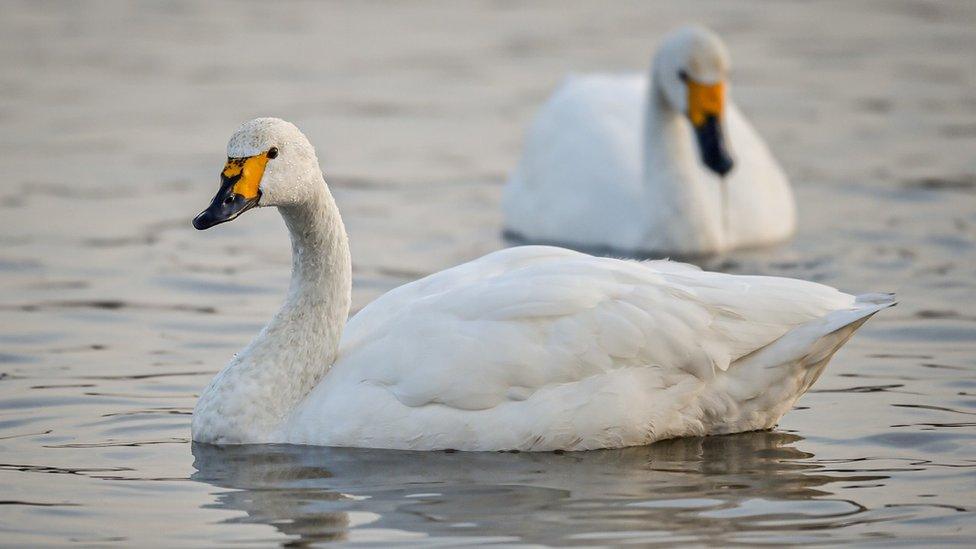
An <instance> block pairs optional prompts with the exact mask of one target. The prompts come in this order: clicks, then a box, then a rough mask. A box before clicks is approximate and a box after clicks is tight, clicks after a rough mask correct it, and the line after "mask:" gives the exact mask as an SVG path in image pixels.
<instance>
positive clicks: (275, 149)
mask: <svg viewBox="0 0 976 549" xmlns="http://www.w3.org/2000/svg"><path fill="white" fill-rule="evenodd" d="M268 158H278V147H271V148H270V149H268Z"/></svg>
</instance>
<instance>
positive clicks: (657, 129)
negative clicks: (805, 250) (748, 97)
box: [503, 27, 796, 257]
mask: <svg viewBox="0 0 976 549" xmlns="http://www.w3.org/2000/svg"><path fill="white" fill-rule="evenodd" d="M728 59H729V56H728V53H727V51H726V48H725V45H724V44H723V43H722V41H721V40H720V39H719V38H718V36H716V35H715V34H714V33H712V32H711V31H709V30H706V29H703V28H700V27H688V28H683V29H681V30H678V31H677V32H675V33H673V34H671V35H670V36H668V37H667V38H665V39H664V41H663V43H662V44H661V46H660V47H659V49H658V51H657V54H656V55H655V56H654V61H653V65H652V68H651V73H650V79H649V80H650V84H648V78H647V77H646V76H642V75H584V76H573V77H570V78H568V79H567V80H566V81H565V82H564V83H563V85H562V86H561V87H560V88H559V89H558V90H557V91H556V93H555V94H554V95H553V96H552V98H550V99H549V101H548V102H547V103H546V104H545V106H543V107H542V110H541V112H540V113H539V114H538V115H537V116H536V118H535V121H534V122H533V124H532V126H531V128H530V129H529V132H528V135H527V137H526V142H525V148H524V151H523V154H522V159H521V161H520V162H519V165H518V168H517V169H516V170H515V172H514V173H513V175H512V176H511V179H510V181H509V183H508V185H507V187H506V189H505V195H504V200H503V208H504V211H505V229H506V234H508V235H510V236H512V237H514V238H515V239H518V240H523V241H532V242H551V243H553V242H554V243H562V244H565V245H569V246H572V247H576V248H579V249H590V250H596V249H602V250H607V249H609V250H612V251H615V252H617V253H621V252H623V253H635V254H638V255H654V254H671V255H678V256H686V257H690V256H702V255H709V254H714V253H720V252H725V251H728V250H731V249H733V248H740V247H752V246H761V245H766V244H771V243H775V242H778V241H782V240H785V239H787V238H789V237H790V236H791V235H792V234H793V231H794V228H795V225H796V213H795V206H794V203H793V194H792V191H791V190H790V185H789V182H788V181H787V180H786V176H785V175H783V171H782V170H781V169H780V167H779V165H778V164H777V163H776V160H775V159H774V158H773V156H772V155H771V154H770V152H769V149H767V148H766V145H765V143H763V140H762V138H761V137H759V135H758V134H757V133H756V131H755V130H754V129H753V127H752V126H751V125H750V124H749V122H748V121H747V120H746V119H745V117H743V115H742V114H741V113H740V112H739V109H737V108H736V106H735V104H734V103H732V102H731V101H730V100H728V99H727V97H726V96H727V93H726V90H727V87H728V71H729V61H728Z"/></svg>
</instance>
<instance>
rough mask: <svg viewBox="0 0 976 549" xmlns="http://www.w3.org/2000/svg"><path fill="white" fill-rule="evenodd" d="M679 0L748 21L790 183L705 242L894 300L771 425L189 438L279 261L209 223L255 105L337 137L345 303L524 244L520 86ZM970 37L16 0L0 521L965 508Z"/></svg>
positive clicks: (413, 527)
mask: <svg viewBox="0 0 976 549" xmlns="http://www.w3.org/2000/svg"><path fill="white" fill-rule="evenodd" d="M687 23H702V24H705V25H708V26H709V27H711V28H712V29H713V30H715V31H716V32H717V33H718V34H719V35H721V36H722V37H723V38H724V40H725V41H726V43H727V44H728V46H729V49H730V51H731V54H732V64H733V73H732V78H731V82H732V85H731V91H730V93H731V95H732V97H733V98H734V100H735V101H736V102H737V103H738V104H739V106H740V107H741V108H742V110H743V111H744V112H745V113H746V115H747V116H748V117H749V118H750V119H751V121H752V122H753V123H754V124H755V125H756V126H757V128H758V130H759V132H760V133H761V134H762V135H763V136H764V137H765V138H766V139H767V141H768V143H769V145H770V147H771V148H772V150H773V153H774V154H775V156H776V157H777V158H778V159H779V161H780V163H781V164H782V165H783V167H784V168H785V170H786V171H787V173H788V175H789V176H790V178H791V180H792V183H793V185H794V189H795V191H796V194H797V202H798V207H799V215H800V225H799V232H798V235H797V237H796V238H795V240H794V241H793V242H791V243H789V244H786V245H783V246H780V247H777V248H773V249H770V250H763V251H755V252H743V253H737V254H732V255H730V256H726V257H723V258H719V259H716V260H714V261H713V262H711V263H710V264H709V265H707V266H708V267H711V268H717V269H722V270H726V271H729V272H737V273H761V274H778V275H786V276H795V277H800V278H807V279H813V280H818V281H822V282H825V283H828V284H831V285H834V286H837V287H839V288H841V289H843V290H847V291H859V290H860V291H864V290H871V291H896V292H898V293H899V297H900V299H901V306H900V307H898V308H897V309H895V310H893V311H892V312H890V314H885V315H882V316H879V317H878V318H877V319H876V320H874V321H872V322H871V323H870V324H868V325H867V326H866V327H865V328H864V329H863V330H862V331H861V332H859V334H858V336H857V337H856V338H855V339H854V340H853V341H852V342H851V344H850V345H848V346H847V347H845V348H844V349H843V350H842V351H841V352H840V353H839V354H838V355H837V357H836V358H835V360H834V362H833V364H832V365H831V366H830V368H829V369H828V370H827V372H826V373H825V374H824V377H823V379H821V380H820V382H819V383H818V385H817V386H816V387H815V388H814V390H813V391H812V392H811V393H810V394H808V395H807V396H805V397H804V398H803V399H801V401H800V402H799V406H798V408H797V410H794V411H793V412H791V413H790V414H787V416H786V417H785V418H784V420H783V423H782V424H781V425H780V428H779V429H777V430H776V431H774V432H772V433H758V434H747V435H740V436H733V437H720V438H717V439H705V440H701V439H698V440H691V441H683V442H677V443H666V444H665V445H663V446H662V445H655V447H651V448H649V449H636V450H633V451H627V452H609V453H607V452H596V453H593V454H589V455H587V456H575V457H560V456H554V455H547V456H525V455H520V456H512V455H507V454H500V455H488V456H467V455H462V454H452V455H450V456H448V455H440V454H439V457H431V456H418V455H415V454H403V453H394V454H389V453H376V452H359V453H356V452H354V451H346V452H343V451H326V450H314V449H304V450H303V449H295V448H267V449H237V450H234V449H229V450H227V451H226V453H220V452H216V451H215V450H213V449H207V448H198V447H194V448H191V445H190V443H189V440H188V439H189V414H190V412H191V410H192V406H193V403H194V402H195V397H196V394H197V393H198V391H199V390H200V389H201V388H202V387H203V386H204V385H205V384H206V382H207V381H208V380H209V378H210V377H211V376H212V375H213V374H214V373H215V372H216V371H217V370H219V368H220V367H221V366H222V365H223V364H224V363H225V362H226V361H227V360H228V359H229V358H230V356H231V355H232V354H233V353H234V352H236V351H237V350H238V349H239V348H241V347H242V346H243V345H244V344H245V343H246V342H247V341H248V340H249V339H250V337H251V336H252V335H253V334H254V333H256V332H257V330H259V329H260V327H261V326H262V325H263V323H264V322H265V321H266V320H267V318H268V317H269V316H270V315H271V314H272V312H273V311H274V310H275V308H276V307H277V305H278V303H279V300H280V299H281V297H282V295H283V293H284V290H285V288H286V286H287V280H288V275H289V272H288V269H289V267H290V259H289V252H290V250H289V247H288V245H287V236H286V234H285V230H284V227H283V225H282V223H281V221H280V220H279V218H278V216H277V214H276V213H275V212H274V211H270V210H260V211H253V212H249V213H247V214H246V215H245V216H243V217H242V218H241V219H240V220H238V221H237V222H235V223H232V224H228V225H224V226H221V227H220V228H218V229H215V230H211V231H207V232H205V233H198V232H196V231H194V230H193V229H192V228H191V226H190V220H191V219H192V217H193V216H194V215H195V214H197V213H198V212H199V211H200V210H202V209H203V208H204V207H205V206H206V205H207V204H208V203H209V200H210V198H211V196H212V195H213V193H214V192H215V190H216V189H217V183H218V174H219V171H220V169H221V168H222V166H223V163H224V159H225V150H224V148H225V144H226V141H227V139H228V137H229V136H230V134H231V133H232V132H233V131H234V130H235V129H236V128H237V126H238V125H239V124H240V123H241V122H242V121H244V120H247V119H249V118H252V117H256V116H277V117H281V118H285V119H287V120H289V121H292V122H294V123H296V124H297V125H298V126H299V127H300V128H302V129H303V131H304V132H305V133H306V135H307V136H308V137H309V139H310V140H311V142H312V143H313V145H315V146H316V148H317V150H318V153H319V158H320V160H321V163H322V167H323V170H324V172H325V176H326V181H327V182H328V183H329V184H330V186H331V187H332V189H333V192H334V194H335V195H336V199H337V201H338V203H339V207H340V209H341V211H342V214H343V217H344V220H345V222H346V226H347V229H348V231H349V234H350V240H351V246H352V253H353V260H354V286H355V289H354V309H358V308H360V307H362V306H363V305H364V304H365V303H368V302H369V301H370V300H371V299H373V298H374V297H375V296H377V295H379V294H380V293H382V292H384V291H386V290H388V289H390V288H393V287H395V286H398V285H400V284H403V283H405V282H408V281H411V280H414V279H416V278H419V277H421V276H424V275H426V274H428V273H431V272H434V271H437V270H440V269H443V268H445V267H449V266H451V265H454V264H457V263H459V262H462V261H466V260H469V259H472V258H475V257H477V256H480V255H482V254H484V253H487V252H490V251H492V250H495V249H498V248H500V247H503V246H505V245H506V243H505V242H504V241H503V240H502V239H501V237H500V230H501V226H500V223H501V215H500V212H499V204H498V203H499V198H500V193H501V188H502V185H503V184H504V181H505V178H506V174H507V173H508V172H509V171H510V170H511V169H512V168H513V167H514V165H515V162H516V161H517V158H518V154H519V148H520V145H521V140H522V136H523V131H524V129H525V128H526V126H527V125H528V123H529V122H530V120H531V117H532V114H533V112H534V111H535V110H536V109H537V108H538V106H539V105H540V104H541V103H542V102H543V101H544V100H545V98H546V97H547V96H548V95H549V94H550V93H551V92H552V90H553V89H554V88H555V87H556V86H557V85H558V84H559V82H560V81H561V79H562V78H563V77H564V76H565V75H566V74H567V73H570V72H634V71H645V70H647V68H648V67H649V66H650V58H651V55H652V52H653V50H654V47H655V45H656V43H657V41H658V40H659V39H660V38H661V37H662V36H663V35H664V34H665V33H666V32H668V31H669V30H671V29H673V28H674V27H676V26H678V25H682V24H687ZM973 52H976V3H973V2H970V1H966V0H961V1H957V2H949V1H947V2H935V1H931V2H926V1H908V0H892V1H882V0H878V1H859V2H848V1H836V2H829V1H827V2H777V3H772V2H766V1H737V2H696V1H684V0H682V1H677V0H674V1H670V0H668V1H662V2H645V1H635V2H613V3H603V2H583V1H579V2H577V1H571V2H563V1H560V2H556V1H553V2H518V1H509V0H495V1H487V0H485V1H463V2H392V1H390V2H380V1H370V2H348V3H345V2H311V1H308V2H298V1H296V2H290V1H289V2H223V1H213V2H181V1H158V2H123V1H92V2H55V1H23V2H16V1H7V2H3V5H2V16H0V151H2V153H0V158H2V159H3V173H4V177H3V184H2V186H0V462H3V463H0V493H2V494H3V496H2V499H3V500H4V501H0V530H2V532H3V540H4V542H3V543H10V544H12V545H24V544H72V543H82V544H112V543H116V544H121V545H125V544H128V543H132V542H134V541H140V542H145V543H151V544H155V545H172V544H175V543H180V544H199V545H211V544H212V543H215V542H218V541H219V542H234V543H240V542H252V543H258V544H266V543H269V542H287V541H291V542H298V543H301V542H316V541H323V542H324V541H330V540H343V541H346V542H350V543H355V542H362V543H367V544H368V543H376V544H387V543H392V542H394V541H396V542H405V543H407V542H410V543H417V544H421V545H432V544H435V543H446V544H457V543H488V542H503V543H521V542H525V543H542V544H560V545H562V544H572V543H579V544H583V543H588V544H596V545H599V544H609V543H620V542H623V541H628V540H629V541H637V542H643V543H650V542H659V543H667V544H671V543H678V542H690V543H715V544H728V543H736V542H739V543H760V542H770V543H783V542H814V543H817V542H819V543H835V542H841V541H856V542H859V543H879V544H883V543H889V542H891V541H893V539H897V540H901V541H905V542H915V543H941V542H946V541H964V540H969V541H973V539H974V538H973V537H972V536H974V535H976V530H974V527H973V524H976V521H974V520H973V519H974V517H973V510H974V508H976V501H974V500H973V496H972V494H973V493H974V492H973V490H974V489H976V480H974V478H976V477H974V476H973V474H972V473H973V468H974V467H976V461H974V460H973V450H974V448H976V444H974V443H976V422H974V421H973V417H974V416H976V398H974V397H973V394H974V392H976V307H974V301H976V291H974V286H976V281H974V278H973V271H974V268H976V251H974V243H976V154H974V150H976V70H974V69H976V54H974V53H973ZM567 459H572V460H573V461H571V462H567V461H565V460H567ZM479 471H480V473H479ZM515 523H517V524H518V525H519V526H518V527H515V526H513V524H515Z"/></svg>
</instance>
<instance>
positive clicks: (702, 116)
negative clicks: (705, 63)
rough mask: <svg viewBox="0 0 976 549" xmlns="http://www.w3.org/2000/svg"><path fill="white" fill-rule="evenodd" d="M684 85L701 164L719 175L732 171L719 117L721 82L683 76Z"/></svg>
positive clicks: (722, 105)
mask: <svg viewBox="0 0 976 549" xmlns="http://www.w3.org/2000/svg"><path fill="white" fill-rule="evenodd" d="M683 80H684V81H685V85H686V86H688V119H689V120H690V121H691V125H692V126H694V128H695V136H696V137H697V138H698V149H699V151H700V152H701V159H702V163H704V164H705V166H707V167H708V168H709V169H710V170H712V171H713V172H715V173H717V174H718V175H720V176H725V174H727V173H729V172H730V171H731V170H732V166H733V162H732V157H731V156H730V155H729V151H728V148H727V147H726V145H725V133H724V132H723V131H722V120H723V118H724V114H725V113H724V110H725V84H724V83H722V82H721V81H720V82H717V83H715V84H702V83H699V82H696V81H694V80H692V79H691V78H688V77H683Z"/></svg>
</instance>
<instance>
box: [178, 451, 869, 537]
mask: <svg viewBox="0 0 976 549" xmlns="http://www.w3.org/2000/svg"><path fill="white" fill-rule="evenodd" d="M799 440H801V438H800V437H797V436H795V435H790V434H786V433H780V432H754V433H744V434H740V435H732V436H723V437H709V438H689V439H679V440H671V441H664V442H660V443H658V444H654V445H652V446H648V447H641V448H628V449H622V450H604V451H594V452H575V453H573V452H571V453H565V454H555V453H520V454H513V453H504V452H501V453H487V452H483V453H464V452H456V453H447V452H404V451H390V450H362V449H350V448H322V447H312V446H287V445H254V446H225V447H220V446H210V445H205V444H194V445H193V455H194V458H195V461H194V467H195V468H196V472H195V473H194V474H193V476H192V478H193V479H194V480H197V481H200V482H206V483H209V484H212V485H214V486H218V487H220V488H229V489H231V490H229V491H225V492H222V493H220V494H218V496H217V500H216V501H217V503H216V506H217V507H219V508H225V509H231V510H238V511H244V512H246V513H247V516H246V517H244V518H241V519H238V521H241V522H250V523H265V524H270V525H272V526H274V527H275V528H277V529H278V530H279V531H280V532H282V533H284V534H286V535H287V536H289V537H293V538H295V539H294V541H295V542H299V543H304V542H316V541H324V540H336V539H356V536H357V533H364V534H365V533H368V532H361V531H357V529H369V530H371V529H383V531H384V536H387V537H386V539H392V538H390V537H389V536H391V535H393V534H391V532H396V533H400V534H404V535H405V534H408V533H412V534H413V535H415V536H416V535H423V536H424V539H427V540H428V541H433V540H432V539H431V538H434V539H437V540H442V541H443V539H444V538H452V539H454V541H460V540H459V539H458V538H462V537H463V538H466V541H469V542H473V541H478V542H485V541H488V540H495V541H519V542H527V543H546V544H554V543H555V544H558V543H598V542H608V541H613V540H618V541H619V540H622V539H626V538H633V539H637V540H642V541H678V540H681V539H688V538H691V537H693V538H694V539H697V540H710V541H712V542H723V541H734V540H737V539H738V540H739V541H742V540H743V539H748V537H747V536H748V534H749V533H750V532H757V531H762V532H764V533H766V534H767V535H768V533H769V532H770V531H777V530H779V531H782V532H783V533H784V534H787V533H791V534H793V535H796V534H797V533H800V532H808V531H812V530H820V529H832V528H837V527H838V526H840V525H850V524H851V523H852V522H855V521H857V520H858V519H856V518H854V517H853V515H857V514H859V513H862V512H864V511H865V508H864V507H863V506H861V505H859V504H857V503H855V502H852V501H846V500H841V499H831V495H832V494H831V492H830V491H829V490H828V489H827V488H826V486H827V485H828V484H830V483H833V482H836V481H841V480H843V481H846V482H848V483H850V482H855V481H867V480H872V481H879V480H883V479H885V478H887V477H884V476H877V475H875V476H858V477H854V476H849V475H848V476H838V475H836V474H824V473H818V470H819V469H820V468H821V467H820V466H819V465H817V464H815V463H813V462H812V460H811V459H810V458H812V455H811V454H808V453H805V452H803V451H801V450H799V449H797V448H796V447H795V446H794V444H795V443H796V442H798V441H799ZM743 536H746V537H745V538H743ZM394 537H396V536H394ZM793 539H796V538H793Z"/></svg>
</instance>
